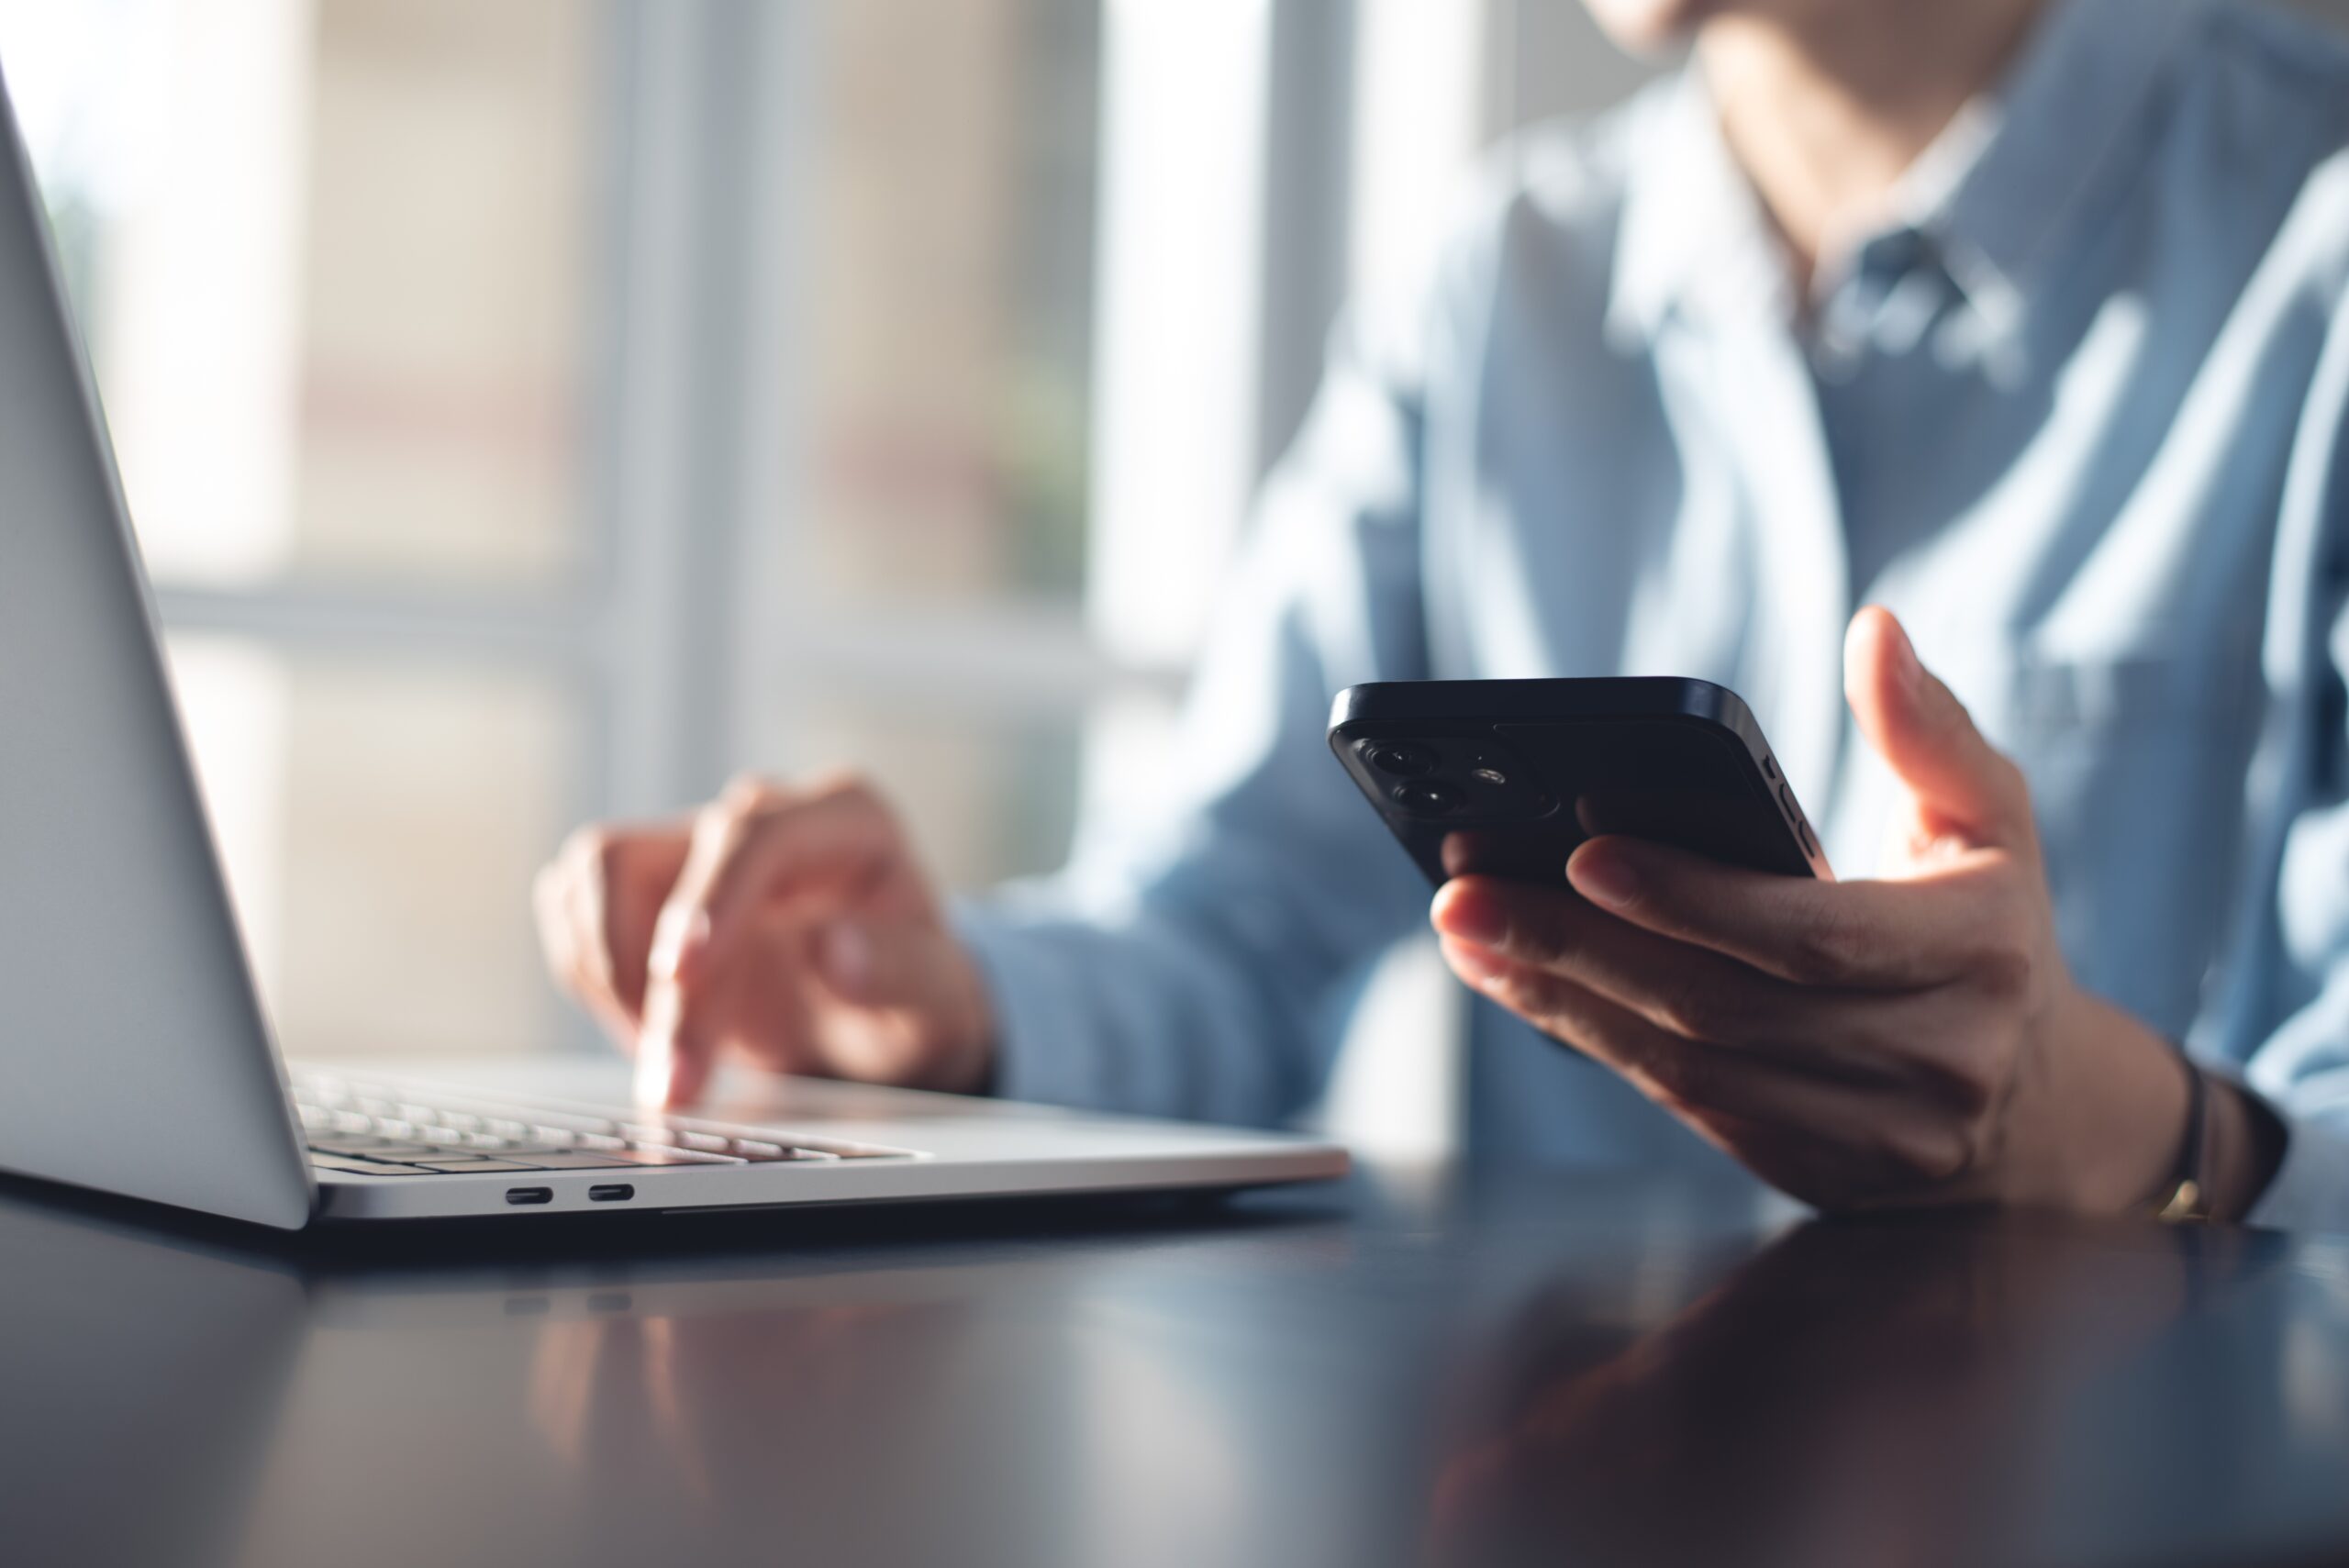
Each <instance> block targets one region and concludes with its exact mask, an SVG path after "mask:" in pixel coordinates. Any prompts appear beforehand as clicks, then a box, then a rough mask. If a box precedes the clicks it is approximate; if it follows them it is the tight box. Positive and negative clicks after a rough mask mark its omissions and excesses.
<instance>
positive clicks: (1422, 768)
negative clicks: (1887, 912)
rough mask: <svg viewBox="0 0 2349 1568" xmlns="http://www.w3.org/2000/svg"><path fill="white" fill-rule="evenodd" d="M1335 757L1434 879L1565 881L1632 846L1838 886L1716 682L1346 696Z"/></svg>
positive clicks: (1434, 688)
mask: <svg viewBox="0 0 2349 1568" xmlns="http://www.w3.org/2000/svg"><path fill="white" fill-rule="evenodd" d="M1330 750H1331V751H1335V752H1336V753H1337V756H1338V761H1339V762H1341V764H1343V765H1344V767H1345V770H1346V772H1347V773H1349V774H1350V775H1352V777H1353V781H1354V783H1355V784H1357V785H1358V786H1360V788H1361V790H1362V792H1363V795H1364V796H1365V797H1366V798H1367V799H1368V800H1369V801H1370V803H1371V805H1372V806H1374V807H1375V808H1376V809H1377V812H1378V814H1379V816H1380V817H1382V818H1383V819H1384V820H1385V821H1386V826H1387V828H1388V830H1389V831H1391V832H1392V833H1393V834H1394V835H1395V837H1396V838H1397V840H1400V841H1401V842H1402V845H1403V848H1404V849H1405V850H1407V851H1409V852H1410V856H1411V859H1412V860H1414V861H1416V862H1419V869H1420V870H1421V871H1423V872H1425V873H1427V875H1428V880H1430V881H1431V882H1433V883H1437V884H1442V882H1443V881H1444V880H1445V879H1446V878H1447V877H1451V876H1458V875H1464V874H1466V873H1471V872H1475V873H1482V874H1486V875H1493V876H1508V877H1516V878H1520V879H1521V880H1527V881H1535V882H1547V883H1554V884H1564V881H1565V872H1566V857H1567V856H1569V855H1571V854H1572V853H1574V851H1575V846H1576V845H1578V844H1580V843H1582V842H1583V840H1586V839H1590V838H1595V837H1597V836H1598V835H1599V834H1602V833H1628V834H1632V835H1635V836H1637V837H1640V838H1643V839H1653V840H1658V841H1660V842H1663V843H1667V844H1675V845H1677V846H1679V847H1680V848H1682V849H1685V850H1689V851H1694V852H1696V853H1698V854H1701V855H1707V856H1710V857H1711V858H1712V859H1715V860H1719V861H1726V862H1731V864H1735V865H1742V866H1751V867H1753V869H1755V870H1757V871H1767V872H1778V873H1784V874H1786V875H1788V876H1815V877H1819V878H1821V879H1831V876H1832V873H1831V872H1830V871H1829V870H1828V869H1827V858H1826V856H1824V855H1823V854H1821V853H1820V849H1819V840H1818V838H1817V836H1816V835H1814V834H1813V833H1812V831H1811V828H1810V823H1809V820H1808V819H1807V818H1805V817H1804V816H1803V812H1802V806H1800V805H1799V804H1798V803H1797V801H1796V800H1795V792H1794V790H1793V788H1792V787H1791V786H1789V785H1788V784H1787V781H1786V779H1785V778H1784V777H1783V776H1782V775H1781V774H1780V773H1779V772H1778V763H1777V760H1776V758H1774V757H1773V756H1771V754H1770V745H1769V742H1768V741H1766V740H1764V739H1763V738H1762V727H1761V726H1760V725H1759V724H1757V723H1755V722H1754V719H1753V713H1752V712H1751V711H1750V710H1748V709H1747V707H1746V706H1745V704H1744V702H1743V701H1742V700H1741V699H1740V698H1739V696H1738V695H1737V694H1736V693H1735V692H1732V691H1730V690H1729V689H1728V688H1726V687H1723V686H1717V685H1714V684H1712V683H1711V682H1709V681H1691V680H1679V679H1673V678H1647V677H1620V678H1608V679H1591V680H1556V681H1378V682H1373V683H1370V684H1364V685H1359V686H1349V687H1347V688H1346V689H1345V690H1344V691H1342V692H1340V693H1339V694H1338V699H1337V702H1336V704H1335V705H1334V706H1333V707H1332V708H1331V710H1330Z"/></svg>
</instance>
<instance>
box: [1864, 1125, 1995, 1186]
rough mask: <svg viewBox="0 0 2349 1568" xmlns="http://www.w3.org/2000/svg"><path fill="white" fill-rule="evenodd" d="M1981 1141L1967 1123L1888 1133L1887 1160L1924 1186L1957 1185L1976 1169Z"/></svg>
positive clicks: (1928, 1126) (1927, 1126)
mask: <svg viewBox="0 0 2349 1568" xmlns="http://www.w3.org/2000/svg"><path fill="white" fill-rule="evenodd" d="M1979 1151H1980V1144H1979V1140H1978V1138H1977V1137H1976V1134H1975V1132H1974V1131H1973V1130H1972V1128H1971V1125H1970V1124H1967V1123H1952V1122H1936V1123H1932V1124H1929V1125H1926V1126H1921V1127H1913V1128H1907V1129H1899V1130H1898V1131H1892V1132H1887V1134H1886V1137H1885V1150H1884V1152H1885V1155H1886V1157H1887V1160H1889V1161H1890V1162H1891V1163H1892V1164H1893V1165H1894V1166H1895V1168H1897V1169H1898V1170H1899V1171H1901V1172H1902V1173H1904V1174H1906V1175H1908V1176H1909V1177H1911V1178H1912V1179H1914V1180H1915V1181H1917V1182H1918V1183H1920V1184H1925V1185H1939V1184H1943V1183H1946V1182H1954V1181H1955V1180H1957V1179H1958V1178H1959V1177H1960V1176H1963V1175H1965V1173H1967V1172H1968V1171H1971V1170H1973V1169H1974V1168H1975V1165H1976V1162H1977V1160H1978V1157H1979Z"/></svg>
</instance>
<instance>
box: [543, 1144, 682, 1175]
mask: <svg viewBox="0 0 2349 1568" xmlns="http://www.w3.org/2000/svg"><path fill="white" fill-rule="evenodd" d="M527 1158H528V1159H529V1162H530V1163H531V1164H532V1165H533V1166H534V1167H536V1168H537V1169H539V1170H541V1171H625V1170H628V1169H629V1168H631V1167H633V1166H637V1165H651V1164H655V1163H659V1161H657V1160H655V1159H653V1158H651V1157H647V1156H644V1155H638V1154H630V1153H629V1152H627V1151H625V1150H622V1151H608V1150H607V1151H589V1150H584V1149H563V1150H556V1151H552V1152H551V1153H546V1154H532V1155H529V1156H527Z"/></svg>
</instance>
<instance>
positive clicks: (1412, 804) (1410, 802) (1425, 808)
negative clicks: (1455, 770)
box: [1395, 779, 1464, 817]
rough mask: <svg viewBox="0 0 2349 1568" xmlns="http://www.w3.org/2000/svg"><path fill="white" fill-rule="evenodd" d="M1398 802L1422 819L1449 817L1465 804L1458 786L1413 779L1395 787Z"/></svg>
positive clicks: (1437, 781) (1436, 781)
mask: <svg viewBox="0 0 2349 1568" xmlns="http://www.w3.org/2000/svg"><path fill="white" fill-rule="evenodd" d="M1395 799H1396V802H1397V804H1398V805H1400V806H1404V807H1406V808H1407V809H1408V810H1411V811H1416V812H1418V813H1419V815H1420V816H1422V817H1448V816H1450V815H1451V814H1452V813H1453V812H1455V811H1457V810H1459V809H1460V807H1461V806H1462V805H1463V804H1464V796H1463V795H1461V793H1460V791H1459V789H1458V787H1457V786H1455V785H1453V784H1445V783H1444V782H1443V781H1442V779H1413V780H1412V781H1411V782H1410V783H1408V784H1397V785H1396V786H1395Z"/></svg>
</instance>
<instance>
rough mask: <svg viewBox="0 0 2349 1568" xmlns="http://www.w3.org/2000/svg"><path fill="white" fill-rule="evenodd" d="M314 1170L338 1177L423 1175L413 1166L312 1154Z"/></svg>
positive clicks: (311, 1161) (311, 1159)
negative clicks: (379, 1163) (380, 1163)
mask: <svg viewBox="0 0 2349 1568" xmlns="http://www.w3.org/2000/svg"><path fill="white" fill-rule="evenodd" d="M310 1165H311V1167H312V1169H314V1170H319V1171H330V1172H332V1173H335V1174H336V1175H339V1176H415V1175H421V1174H424V1173H423V1172H422V1171H421V1170H420V1169H418V1168H417V1166H414V1165H378V1164H375V1163H373V1162H370V1161H366V1160H345V1159H341V1158H339V1157H337V1156H335V1155H332V1154H313V1155H311V1156H310Z"/></svg>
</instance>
